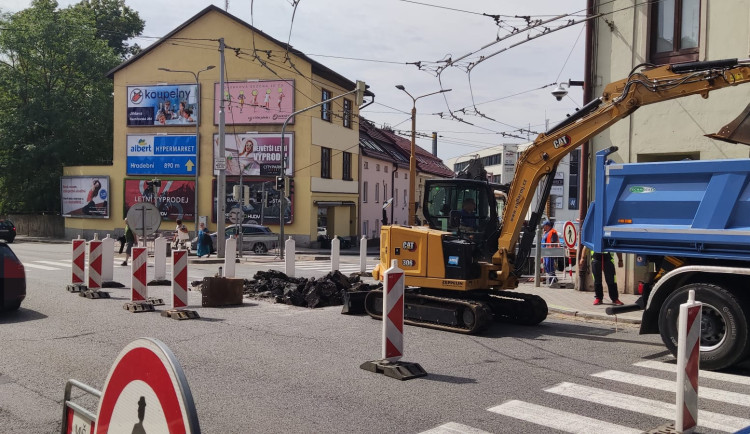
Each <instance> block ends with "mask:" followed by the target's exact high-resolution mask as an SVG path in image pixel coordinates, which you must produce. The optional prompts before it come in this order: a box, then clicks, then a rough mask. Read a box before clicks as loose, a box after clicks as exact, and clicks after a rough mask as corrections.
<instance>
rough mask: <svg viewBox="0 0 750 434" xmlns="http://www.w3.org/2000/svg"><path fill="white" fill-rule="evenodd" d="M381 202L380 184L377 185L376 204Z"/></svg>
mask: <svg viewBox="0 0 750 434" xmlns="http://www.w3.org/2000/svg"><path fill="white" fill-rule="evenodd" d="M378 202H380V184H375V203H378Z"/></svg>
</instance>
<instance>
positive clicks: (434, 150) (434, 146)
mask: <svg viewBox="0 0 750 434" xmlns="http://www.w3.org/2000/svg"><path fill="white" fill-rule="evenodd" d="M432 155H434V156H436V157H437V132H436V131H433V132H432Z"/></svg>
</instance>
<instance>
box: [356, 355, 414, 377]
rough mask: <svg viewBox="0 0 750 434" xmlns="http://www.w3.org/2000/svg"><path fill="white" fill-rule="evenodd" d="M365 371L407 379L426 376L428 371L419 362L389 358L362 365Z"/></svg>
mask: <svg viewBox="0 0 750 434" xmlns="http://www.w3.org/2000/svg"><path fill="white" fill-rule="evenodd" d="M360 368H362V369H364V370H365V371H370V372H374V373H376V374H383V375H385V376H387V377H391V378H395V379H397V380H401V381H405V380H411V379H412V378H419V377H426V376H427V371H425V370H424V368H422V366H420V365H419V363H411V362H389V361H388V360H373V361H371V362H365V363H363V364H362V365H360Z"/></svg>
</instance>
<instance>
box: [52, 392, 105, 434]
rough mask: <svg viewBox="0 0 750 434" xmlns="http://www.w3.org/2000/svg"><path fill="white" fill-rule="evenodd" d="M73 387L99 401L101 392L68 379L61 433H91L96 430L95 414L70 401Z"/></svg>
mask: <svg viewBox="0 0 750 434" xmlns="http://www.w3.org/2000/svg"><path fill="white" fill-rule="evenodd" d="M73 386H75V387H76V388H78V389H81V390H82V391H84V392H86V393H88V394H89V395H92V396H94V397H95V398H97V399H101V397H102V392H101V391H100V390H97V389H94V388H93V387H91V386H89V385H87V384H84V383H81V382H80V381H77V380H73V379H70V380H68V381H67V382H65V395H64V396H63V414H62V424H61V426H62V432H63V433H65V434H77V433H93V432H94V429H95V428H96V413H94V412H93V411H91V410H88V409H86V408H85V407H83V406H82V405H80V404H78V403H75V402H73V401H72V397H71V395H72V394H71V391H72V389H73Z"/></svg>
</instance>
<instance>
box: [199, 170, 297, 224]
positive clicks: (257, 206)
mask: <svg viewBox="0 0 750 434" xmlns="http://www.w3.org/2000/svg"><path fill="white" fill-rule="evenodd" d="M239 183H240V182H239V178H236V179H227V197H226V198H225V199H224V200H225V204H226V205H225V208H224V209H225V210H226V216H225V220H226V223H227V224H232V223H235V222H238V221H239V214H240V213H239V207H240V204H239V203H238V202H237V201H236V200H234V197H233V196H232V190H233V189H234V186H235V185H239ZM274 184H275V180H274V179H271V178H268V179H260V180H258V179H253V180H252V181H248V180H246V179H243V180H242V185H245V186H248V187H249V188H250V194H249V195H248V197H249V199H250V203H249V204H248V205H246V206H244V207H243V208H242V213H243V214H244V215H243V217H244V218H243V219H242V223H252V224H263V225H266V226H268V225H278V224H279V207H280V206H281V200H280V195H279V192H278V190H275V189H274V188H273V186H274ZM264 188H265V190H266V197H267V202H263V201H262V200H259V199H260V198H262V197H263V189H264ZM259 196H260V197H259ZM213 197H214V198H215V197H216V180H215V179H214V182H213ZM293 199H294V197H293V196H292V197H287V198H284V200H286V209H285V212H284V224H291V223H292V220H293V217H294V206H293V204H294V200H293ZM261 212H262V213H263V218H262V219H261ZM211 221H212V222H214V223H216V201H215V200H214V201H213V209H212V212H211Z"/></svg>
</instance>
